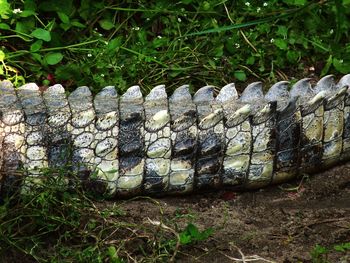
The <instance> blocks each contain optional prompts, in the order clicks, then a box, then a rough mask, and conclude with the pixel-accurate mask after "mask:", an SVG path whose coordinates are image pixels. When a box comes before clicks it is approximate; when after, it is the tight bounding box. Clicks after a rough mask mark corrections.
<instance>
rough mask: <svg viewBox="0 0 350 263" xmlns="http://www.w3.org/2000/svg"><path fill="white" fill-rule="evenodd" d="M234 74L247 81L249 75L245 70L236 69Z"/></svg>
mask: <svg viewBox="0 0 350 263" xmlns="http://www.w3.org/2000/svg"><path fill="white" fill-rule="evenodd" d="M233 75H234V76H235V78H236V79H238V80H240V81H245V80H246V79H247V75H246V74H245V72H244V71H243V70H236V71H235V73H234V74H233Z"/></svg>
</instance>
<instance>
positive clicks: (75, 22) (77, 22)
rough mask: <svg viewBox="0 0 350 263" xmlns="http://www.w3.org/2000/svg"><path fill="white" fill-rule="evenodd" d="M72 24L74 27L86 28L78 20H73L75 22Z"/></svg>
mask: <svg viewBox="0 0 350 263" xmlns="http://www.w3.org/2000/svg"><path fill="white" fill-rule="evenodd" d="M71 24H72V26H75V27H79V28H85V27H86V26H85V25H83V24H82V23H80V22H79V21H77V20H73V21H72V22H71Z"/></svg>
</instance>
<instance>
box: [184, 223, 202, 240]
mask: <svg viewBox="0 0 350 263" xmlns="http://www.w3.org/2000/svg"><path fill="white" fill-rule="evenodd" d="M186 230H187V231H188V232H189V233H190V235H191V236H192V237H194V238H198V237H199V230H198V228H197V227H196V226H195V225H194V224H191V223H190V224H188V225H187V227H186Z"/></svg>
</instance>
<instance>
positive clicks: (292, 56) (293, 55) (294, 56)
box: [287, 50, 299, 62]
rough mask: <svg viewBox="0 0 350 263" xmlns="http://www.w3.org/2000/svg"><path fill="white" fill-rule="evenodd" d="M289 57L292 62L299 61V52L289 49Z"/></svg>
mask: <svg viewBox="0 0 350 263" xmlns="http://www.w3.org/2000/svg"><path fill="white" fill-rule="evenodd" d="M287 59H288V61H290V62H297V61H298V59H299V53H298V52H296V51H293V50H288V51H287Z"/></svg>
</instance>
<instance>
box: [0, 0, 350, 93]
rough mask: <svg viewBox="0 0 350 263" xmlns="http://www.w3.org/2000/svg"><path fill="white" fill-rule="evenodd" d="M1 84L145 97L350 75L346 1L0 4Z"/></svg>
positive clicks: (50, 0)
mask: <svg viewBox="0 0 350 263" xmlns="http://www.w3.org/2000/svg"><path fill="white" fill-rule="evenodd" d="M0 10H1V11H0V78H7V79H10V80H12V81H13V82H14V83H15V84H16V85H17V86H18V85H21V84H23V83H24V82H29V81H35V82H37V83H39V84H40V83H42V84H43V85H50V84H53V83H55V82H60V83H63V84H65V85H66V86H67V87H75V86H77V85H86V84H88V85H90V86H92V87H94V88H95V89H96V91H97V90H99V89H100V88H101V87H103V86H106V85H111V84H113V85H116V86H117V87H118V88H119V89H120V90H121V91H122V90H125V89H126V88H127V87H128V86H130V85H133V84H140V85H141V86H142V87H143V88H144V89H145V92H146V91H147V90H149V89H150V88H151V87H153V86H155V85H157V84H160V83H165V84H167V87H168V88H169V89H172V88H175V87H177V86H178V85H180V84H183V83H191V84H194V85H195V86H196V87H199V86H200V85H205V84H206V83H210V84H214V85H215V84H217V85H222V84H224V83H225V82H230V81H235V82H240V81H245V80H246V79H247V78H256V79H261V80H267V81H268V80H271V81H274V80H276V79H286V78H287V76H292V75H299V76H300V75H303V74H304V75H305V72H304V70H305V69H308V68H310V67H313V68H315V71H316V73H317V74H318V75H324V74H327V73H339V74H340V73H341V74H345V73H348V72H350V52H349V51H350V43H349V32H350V30H349V29H350V21H349V19H348V18H347V16H349V15H350V1H349V0H322V1H306V0H283V1H277V0H272V1H266V2H263V1H251V0H247V1H219V2H218V1H214V0H206V1H199V0H179V1H168V0H160V1H141V2H135V1H128V0H125V1H118V3H116V2H115V1H110V0H104V1H97V0H82V1H73V0H62V1H55V0H47V1H38V0H21V1H19V0H13V1H8V0H0Z"/></svg>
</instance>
